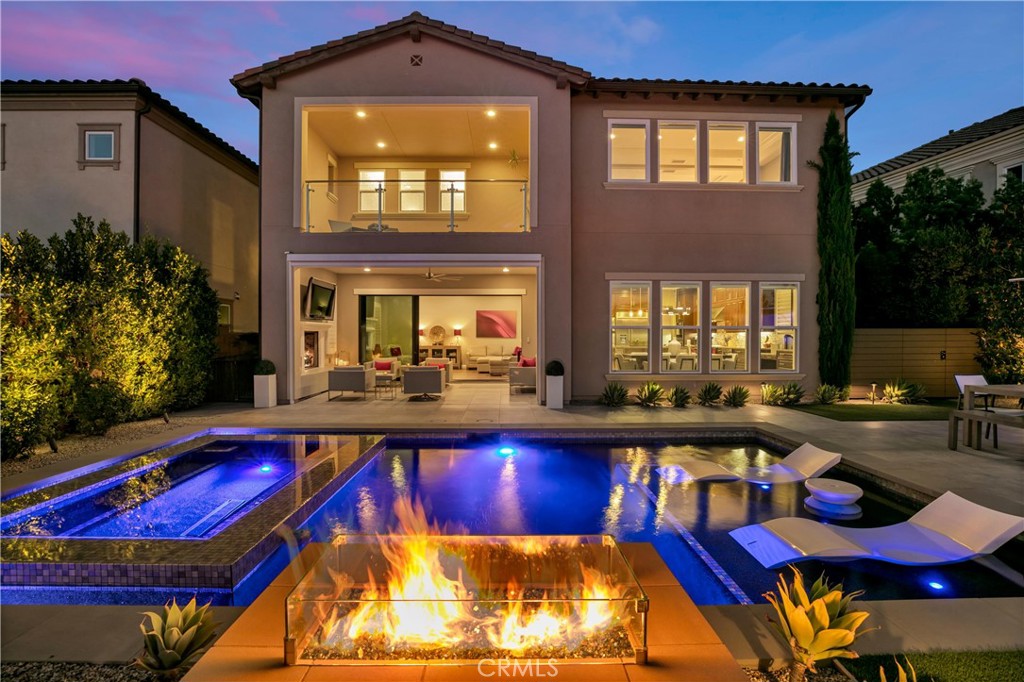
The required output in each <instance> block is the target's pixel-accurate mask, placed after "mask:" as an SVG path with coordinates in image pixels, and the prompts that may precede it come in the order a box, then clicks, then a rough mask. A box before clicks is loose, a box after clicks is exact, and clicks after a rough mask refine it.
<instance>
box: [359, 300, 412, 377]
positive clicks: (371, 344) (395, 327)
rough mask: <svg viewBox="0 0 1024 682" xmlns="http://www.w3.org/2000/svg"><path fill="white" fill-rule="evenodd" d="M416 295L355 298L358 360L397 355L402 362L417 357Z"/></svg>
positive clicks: (407, 363)
mask: <svg viewBox="0 0 1024 682" xmlns="http://www.w3.org/2000/svg"><path fill="white" fill-rule="evenodd" d="M419 307H420V306H419V297H418V296H360V297H359V356H360V357H359V361H360V362H367V361H368V360H373V359H375V358H380V359H382V360H390V359H391V358H397V359H399V360H401V361H402V364H403V365H410V364H413V358H416V357H419V355H418V350H419V348H418V346H419V337H418V335H417V325H416V321H417V320H418V319H419Z"/></svg>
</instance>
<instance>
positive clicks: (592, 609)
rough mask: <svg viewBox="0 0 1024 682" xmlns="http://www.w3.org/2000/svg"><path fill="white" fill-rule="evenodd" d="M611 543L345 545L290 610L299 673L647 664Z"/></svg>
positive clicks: (636, 595)
mask: <svg viewBox="0 0 1024 682" xmlns="http://www.w3.org/2000/svg"><path fill="white" fill-rule="evenodd" d="M647 607H648V601H647V595H646V594H644V591H643V590H642V589H641V587H640V585H639V584H638V583H637V581H636V578H635V577H634V575H633V572H632V570H631V569H630V567H629V564H628V563H627V562H626V560H625V559H624V558H623V556H622V553H621V552H620V550H619V548H618V546H617V545H616V544H615V541H614V540H613V539H612V538H611V536H599V535H588V536H498V537H482V536H470V535H453V536H438V535H405V536H403V535H388V536H375V537H369V536H352V535H347V536H340V537H339V538H338V539H337V540H336V541H335V543H334V544H333V545H332V546H330V547H328V548H327V549H326V550H325V551H324V554H323V556H322V557H321V559H320V560H319V561H318V562H317V564H315V565H314V566H313V568H312V569H311V570H310V571H309V573H307V574H306V575H305V576H304V577H303V578H302V580H301V581H300V582H299V584H298V585H297V586H296V588H295V589H294V590H293V591H292V593H291V594H290V595H289V596H288V603H287V635H286V639H285V660H286V662H287V663H289V664H303V665H310V664H313V665H331V664H345V663H362V664H367V663H374V664H379V663H409V662H413V661H415V662H418V663H423V662H431V661H433V662H447V663H455V662H465V661H479V660H482V659H501V658H505V659H534V658H536V659H540V658H543V659H551V658H554V659H559V660H573V661H584V660H585V661H600V660H601V659H605V660H614V662H621V659H622V658H624V657H629V658H633V659H634V660H635V661H636V662H637V663H641V664H642V663H646V660H647Z"/></svg>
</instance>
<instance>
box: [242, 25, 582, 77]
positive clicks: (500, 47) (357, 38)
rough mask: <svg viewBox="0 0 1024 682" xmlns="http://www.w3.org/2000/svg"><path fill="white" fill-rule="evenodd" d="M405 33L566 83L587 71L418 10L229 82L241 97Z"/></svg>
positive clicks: (289, 56) (310, 49)
mask: <svg viewBox="0 0 1024 682" xmlns="http://www.w3.org/2000/svg"><path fill="white" fill-rule="evenodd" d="M405 34H409V35H410V37H411V38H412V40H413V42H419V41H420V37H421V35H423V34H426V35H431V36H434V37H437V38H442V39H445V40H449V41H451V42H454V43H457V44H460V45H463V46H464V47H468V48H470V49H473V50H478V51H480V52H483V53H485V54H490V55H492V56H495V57H498V58H500V59H506V60H508V61H511V62H514V63H516V64H519V65H521V66H526V67H529V68H533V69H536V70H538V71H542V72H544V73H547V74H550V75H552V76H554V77H556V78H560V79H564V80H565V82H566V83H573V84H582V83H584V82H586V81H587V79H589V78H590V74H589V73H588V72H587V71H585V70H583V69H581V68H580V67H578V66H572V65H571V64H566V63H565V62H562V61H559V60H557V59H553V58H551V57H545V56H544V55H539V54H537V53H536V52H531V51H530V50H525V49H523V48H521V47H516V46H515V45H509V44H508V43H504V42H502V41H500V40H493V39H492V38H488V37H487V36H485V35H480V34H479V33H473V32H472V31H467V30H465V29H461V28H459V27H458V26H453V25H451V24H446V23H444V22H442V21H438V20H436V19H431V18H429V17H426V16H424V15H422V14H420V13H419V12H413V13H412V14H410V15H408V16H406V17H403V18H401V19H396V20H395V21H391V22H388V23H386V24H382V25H380V26H377V27H375V28H371V29H367V30H365V31H360V32H359V33H356V34H355V35H351V36H346V37H344V38H340V39H338V40H332V41H331V42H329V43H324V44H323V45H316V46H314V47H311V48H309V49H307V50H300V51H298V52H294V53H292V54H290V55H286V56H284V57H278V58H277V59H275V60H273V61H270V62H267V63H265V64H263V65H262V66H257V67H255V68H252V69H247V70H246V71H243V72H242V73H239V74H236V75H234V76H233V77H232V78H231V82H232V84H234V86H235V88H237V89H238V92H239V93H240V94H242V95H243V96H244V95H246V94H255V93H257V92H259V89H260V87H261V86H264V85H265V86H267V87H274V79H276V78H277V77H278V76H282V75H284V74H286V73H289V72H291V71H295V70H298V69H301V68H304V67H307V66H310V65H312V64H316V63H317V62H321V61H324V60H325V59H331V58H332V57H336V56H338V55H340V54H344V53H346V52H351V51H353V50H357V49H360V48H363V47H367V46H369V45H373V44H374V43H378V42H381V41H383V40H388V39H390V38H394V37H396V36H401V35H405Z"/></svg>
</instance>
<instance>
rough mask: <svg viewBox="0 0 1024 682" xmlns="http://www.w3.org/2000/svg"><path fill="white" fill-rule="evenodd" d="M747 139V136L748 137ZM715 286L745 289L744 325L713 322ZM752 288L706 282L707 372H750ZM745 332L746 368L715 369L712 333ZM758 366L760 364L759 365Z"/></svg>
mask: <svg viewBox="0 0 1024 682" xmlns="http://www.w3.org/2000/svg"><path fill="white" fill-rule="evenodd" d="M748 139H749V138H748ZM716 286H720V287H743V288H745V289H746V290H747V324H746V326H745V327H744V326H733V325H730V326H725V325H717V326H716V325H715V324H714V317H713V315H714V312H715V311H714V309H713V307H712V305H711V301H712V296H713V295H714V290H715V287H716ZM753 290H754V282H752V281H751V280H746V281H740V282H723V281H718V280H715V281H711V282H708V305H707V327H706V328H707V334H708V337H707V344H708V346H707V358H708V364H707V368H708V373H709V374H750V373H751V362H750V359H751V354H750V340H751V338H752V336H753V331H754V325H753V324H751V323H752V319H751V318H752V316H753V311H752V310H751V305H750V303H751V301H750V297H751V294H752V292H753ZM758 309H759V310H760V302H759V303H758ZM733 331H735V332H746V334H747V346H746V352H747V363H746V364H747V368H746V369H730V370H725V369H715V368H714V367H713V366H712V363H711V360H712V358H713V357H714V353H712V352H711V351H712V350H713V349H714V338H713V337H714V334H715V332H733ZM758 362H759V363H760V355H759V356H758ZM759 366H760V365H759Z"/></svg>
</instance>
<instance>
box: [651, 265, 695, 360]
mask: <svg viewBox="0 0 1024 682" xmlns="http://www.w3.org/2000/svg"><path fill="white" fill-rule="evenodd" d="M699 370H700V284H698V283H695V282H663V283H662V285H661V371H663V372H697V371H699Z"/></svg>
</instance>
